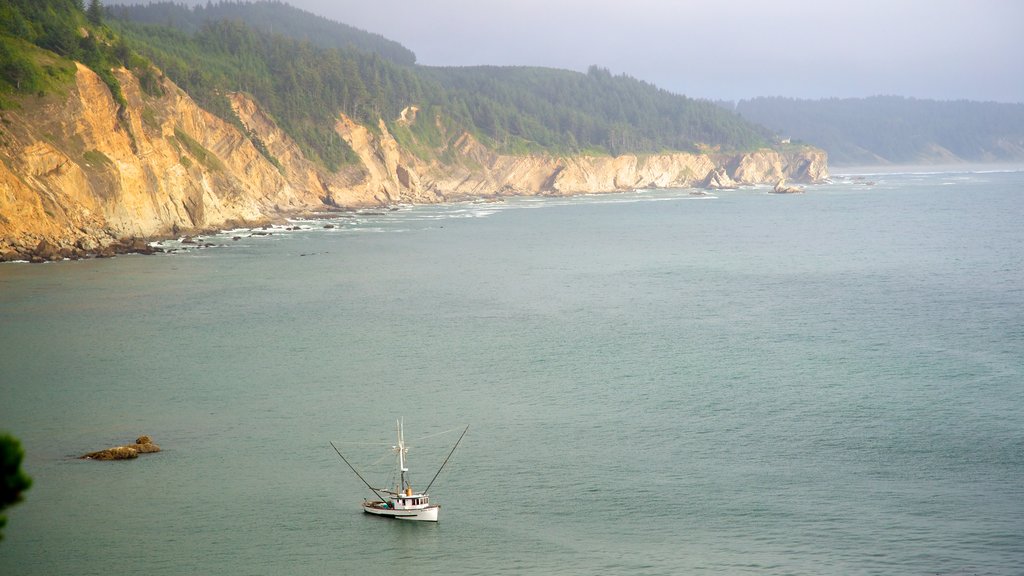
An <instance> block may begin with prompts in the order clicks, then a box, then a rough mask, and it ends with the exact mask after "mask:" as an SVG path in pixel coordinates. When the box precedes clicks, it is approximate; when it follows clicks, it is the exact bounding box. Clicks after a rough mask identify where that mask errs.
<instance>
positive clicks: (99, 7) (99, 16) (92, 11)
mask: <svg viewBox="0 0 1024 576" xmlns="http://www.w3.org/2000/svg"><path fill="white" fill-rule="evenodd" d="M85 17H86V18H87V19H88V20H89V23H90V24H92V25H93V26H102V25H103V4H100V0H89V7H88V8H86V9H85Z"/></svg>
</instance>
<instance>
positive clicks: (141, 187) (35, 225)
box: [0, 65, 828, 262]
mask: <svg viewBox="0 0 1024 576" xmlns="http://www.w3.org/2000/svg"><path fill="white" fill-rule="evenodd" d="M115 74H116V76H117V78H118V80H119V81H120V84H121V87H122V90H123V93H124V96H125V98H126V101H127V106H126V107H124V108H123V109H121V108H119V107H118V105H117V104H116V103H115V101H114V99H113V98H112V96H111V94H110V92H109V90H108V89H107V87H106V85H105V84H104V83H103V82H102V81H101V80H100V78H99V77H98V76H97V75H96V74H95V73H94V72H92V71H91V70H89V69H88V68H86V67H84V66H81V65H78V68H77V72H76V75H75V80H74V83H73V85H72V86H71V88H70V90H68V92H67V93H66V94H65V95H62V96H46V97H42V98H36V97H27V98H24V99H23V100H22V102H21V108H20V109H14V110H4V111H2V112H0V126H2V130H0V159H2V160H3V162H2V163H0V261H2V260H16V259H24V260H32V261H35V262H44V261H49V260H55V259H63V258H75V257H81V256H85V255H90V256H103V255H112V254H114V253H120V252H133V251H134V252H143V253H145V252H149V251H151V250H152V249H150V248H149V247H148V244H147V243H146V241H145V240H144V239H149V238H161V237H169V236H179V235H182V234H186V233H196V232H202V231H207V230H211V229H220V228H230V227H236V226H246V225H255V224H262V223H266V222H269V221H274V220H279V219H281V218H283V217H284V216H286V215H288V214H294V213H301V212H310V211H318V210H323V209H325V208H339V207H343V208H358V207H370V206H386V205H391V204H396V203H437V202H447V201H454V200H463V199H471V198H495V197H501V196H509V195H570V194H578V193H598V192H614V191H620V190H631V189H636V188H649V187H691V186H700V185H702V184H703V183H706V182H709V178H710V177H711V176H712V175H714V174H718V175H719V176H718V178H717V180H711V181H712V182H715V181H717V182H729V181H734V182H735V183H738V184H770V183H773V182H776V181H778V180H779V179H782V178H787V179H790V180H795V181H800V182H817V181H821V180H823V179H824V178H826V177H827V176H828V170H827V166H826V157H825V153H824V152H822V151H821V150H817V149H814V148H810V147H787V148H785V149H779V150H776V149H764V150H757V151H753V152H749V153H744V154H737V155H721V154H716V155H710V154H696V153H694V154H687V153H665V154H649V155H623V156H619V157H608V156H572V157H559V156H551V155H523V156H512V155H503V154H499V153H497V152H495V151H494V150H492V149H490V148H488V147H486V146H484V145H483V144H481V143H480V142H478V141H477V140H476V139H475V138H474V137H473V136H472V135H470V134H468V133H451V134H444V143H443V144H442V145H441V148H437V147H434V148H433V149H431V150H429V151H428V152H427V153H424V152H423V150H422V149H423V148H424V146H418V148H419V150H418V155H417V154H414V153H413V152H412V151H410V150H409V149H407V148H405V147H403V146H401V145H400V144H399V142H398V140H396V138H395V137H394V136H393V135H392V134H391V133H390V132H389V130H388V127H387V125H386V124H385V123H384V122H383V121H381V122H380V123H379V125H378V126H377V127H376V129H375V130H370V129H369V128H367V127H365V126H362V125H360V124H357V123H355V122H353V121H352V120H350V119H348V118H346V117H345V116H343V115H339V116H338V117H337V122H336V125H335V131H336V132H337V134H338V135H339V137H341V138H344V139H345V141H346V142H347V143H348V144H349V145H350V146H351V147H352V149H353V150H354V151H355V153H356V155H357V156H358V162H356V163H353V164H349V165H346V166H344V167H343V168H341V169H340V170H339V171H337V172H330V171H327V170H325V169H323V168H322V167H321V166H319V165H317V164H315V163H313V162H312V161H310V160H309V159H308V158H306V157H305V156H304V155H303V154H302V152H301V150H300V148H299V146H298V145H297V144H296V143H295V142H294V141H293V140H291V138H289V137H288V136H287V134H285V133H284V131H283V130H281V129H280V128H279V127H278V126H277V125H276V124H275V123H274V121H273V120H272V119H271V118H270V116H268V115H267V114H266V113H265V112H264V111H263V110H262V109H261V108H260V107H259V105H258V103H256V102H254V101H253V100H251V99H250V98H248V97H246V96H244V95H242V94H231V95H229V99H230V102H231V105H232V107H233V108H234V110H235V112H236V114H237V116H238V118H239V120H240V121H241V123H242V125H243V126H244V128H245V130H246V131H247V132H248V133H249V136H248V137H247V136H246V135H243V134H242V132H241V131H239V130H238V129H237V128H236V127H235V126H233V125H231V124H229V123H227V122H224V121H223V120H221V119H220V118H218V117H216V116H214V115H212V114H210V113H208V112H206V111H205V110H203V109H201V108H200V107H199V106H198V105H197V104H196V103H195V102H194V101H193V100H192V99H191V98H190V97H189V96H188V95H187V94H185V93H184V92H183V91H182V90H180V89H179V88H178V87H177V86H175V85H174V84H173V83H171V82H170V81H169V80H166V79H164V80H162V89H163V95H162V96H152V95H149V94H146V93H144V92H143V91H142V90H141V89H140V86H139V83H138V81H137V79H136V78H135V77H134V76H133V75H132V74H131V73H130V72H128V71H127V70H125V69H120V70H115ZM415 112H416V111H411V112H409V111H407V112H405V113H403V115H402V119H401V122H402V123H404V124H405V125H408V124H410V123H414V122H436V123H437V126H438V129H439V130H443V128H442V126H443V123H442V122H441V121H440V119H438V118H430V117H428V116H427V115H426V114H424V113H422V112H420V113H418V114H417V113H415ZM254 143H259V144H260V145H261V147H262V148H263V151H262V152H261V150H259V149H257V146H256V144H254ZM726 178H728V180H727V179H726ZM722 187H724V186H722Z"/></svg>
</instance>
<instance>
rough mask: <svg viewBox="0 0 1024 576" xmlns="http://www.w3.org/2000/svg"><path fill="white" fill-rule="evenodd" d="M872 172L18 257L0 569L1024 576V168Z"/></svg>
mask: <svg viewBox="0 0 1024 576" xmlns="http://www.w3.org/2000/svg"><path fill="white" fill-rule="evenodd" d="M867 179H868V180H872V181H874V182H875V185H873V186H868V185H866V184H865V182H864V181H859V180H858V181H853V180H842V179H839V180H837V182H836V183H835V184H829V185H822V186H815V187H811V188H809V190H808V193H807V194H803V195H791V196H776V195H771V194H767V193H766V191H767V189H764V188H760V189H746V190H739V191H733V192H721V193H718V194H716V195H715V197H710V198H700V197H694V196H691V195H690V193H689V191H687V190H661V191H644V192H638V193H630V194H616V195H608V196H588V197H579V198H571V199H514V200H509V201H507V202H504V203H497V204H458V205H451V206H428V207H415V208H403V209H401V210H398V211H394V212H386V213H381V214H363V215H360V216H358V217H355V218H338V219H336V220H334V221H333V222H334V223H335V224H336V227H335V228H333V229H328V230H325V229H323V228H322V226H323V222H303V223H300V224H302V225H303V226H305V227H306V229H304V230H301V231H284V230H275V231H274V234H273V235H271V236H265V237H249V236H248V232H245V233H240V232H234V233H229V234H227V235H225V236H223V237H214V238H210V239H207V240H209V241H210V242H214V243H216V244H221V245H223V247H221V248H212V249H205V250H195V249H193V250H191V251H188V252H179V253H176V254H171V255H165V256H153V257H140V256H126V257H119V258H116V259H113V260H93V261H82V262H64V263H58V264H47V265H42V266H29V265H24V264H13V265H11V264H8V265H3V266H0V430H6V431H9V432H11V433H13V434H14V435H16V436H17V437H19V438H20V439H21V440H22V442H23V445H24V446H25V448H26V451H27V455H26V460H25V462H24V464H23V468H24V469H25V470H26V471H27V472H28V473H29V474H30V475H31V476H32V477H33V479H34V481H35V483H34V485H33V487H32V489H31V490H30V491H29V492H28V493H27V494H26V497H27V498H26V501H25V502H24V503H22V504H19V505H17V506H15V507H12V508H9V509H7V510H6V514H7V517H8V525H7V527H6V529H5V530H4V539H3V541H2V542H0V573H2V574H5V575H12V576H15V575H22V574H25V575H34V574H40V575H44V574H45V575H54V574H74V575H88V574H155V575H161V574H218V575H219V574H227V575H233V574H366V575H375V574H399V575H402V574H409V575H413V574H416V575H419V574H445V575H463V574H488V575H492V574H808V575H810V574H884V575H892V574H915V575H925V574H929V575H930V574H959V575H967V574H1000V575H1003V574H1005V575H1011V574H1022V573H1024V224H1022V223H1024V172H992V173H940V174H882V175H871V176H868V177H867ZM234 235H240V236H243V238H242V239H240V240H237V241H233V240H231V237H232V236H234ZM400 416H404V417H405V428H406V437H407V440H408V441H409V443H410V444H411V446H412V448H411V450H410V454H409V458H410V463H411V468H412V478H413V482H414V485H416V486H418V487H420V488H422V487H424V486H425V485H426V483H427V482H429V480H430V477H431V476H433V474H434V472H435V471H436V470H437V467H438V466H439V465H440V463H441V461H442V460H443V459H444V456H445V453H446V451H447V450H448V449H449V448H450V447H451V444H452V443H453V442H454V441H455V439H456V438H457V436H458V433H457V432H455V433H449V434H442V435H439V436H433V437H431V438H425V439H423V440H417V439H418V438H422V437H425V436H431V435H434V434H437V433H440V432H444V431H448V430H451V429H453V428H459V427H461V426H465V425H467V424H469V425H470V429H469V433H468V434H467V435H466V437H465V439H464V440H463V443H462V445H461V446H460V447H459V449H458V451H456V452H455V455H454V456H453V458H452V461H451V462H450V464H449V466H448V467H447V468H445V470H444V471H443V472H442V474H441V476H440V477H439V478H438V480H437V483H436V484H435V485H434V487H433V488H432V490H431V493H432V497H433V499H434V500H436V501H437V502H440V503H441V505H442V510H441V521H440V522H439V523H438V524H412V523H400V522H394V521H387V520H381V519H377V518H373V517H369V516H366V515H364V514H363V513H362V512H361V509H360V507H359V504H360V503H361V501H362V499H363V498H364V497H366V496H370V492H369V491H368V490H367V489H366V488H365V486H363V484H362V483H361V482H360V481H359V479H358V478H356V477H355V475H353V474H352V473H351V472H350V471H349V470H348V469H347V468H346V467H345V465H344V463H343V462H342V461H341V460H340V459H339V458H338V456H337V455H336V454H335V453H334V451H333V450H332V448H331V446H330V444H329V443H328V442H329V441H334V442H336V443H338V446H339V447H340V448H342V449H343V451H344V452H347V454H346V456H348V457H349V458H350V460H352V461H353V463H355V464H356V465H357V467H359V468H360V469H361V470H364V471H366V473H367V474H368V475H369V476H370V479H371V480H372V481H374V482H375V483H379V484H382V483H385V482H386V481H387V479H388V477H389V473H388V470H389V469H388V465H389V464H390V462H391V461H390V460H389V459H386V460H385V461H384V462H383V463H380V462H378V460H379V458H380V457H381V456H384V457H385V458H387V454H388V446H387V445H381V446H374V445H367V444H363V443H374V442H375V443H382V444H387V443H388V442H391V441H392V440H393V434H394V426H395V419H396V418H397V417H400ZM140 434H149V435H151V436H152V437H153V438H154V440H155V441H156V442H157V443H158V444H160V445H161V446H162V447H163V449H164V450H163V452H161V453H159V454H154V455H144V456H143V457H140V458H139V459H138V460H135V461H128V462H93V461H83V460H77V459H76V458H75V456H77V455H80V454H82V453H84V452H88V451H91V450H97V449H100V448H105V447H107V446H111V445H116V444H122V443H126V442H130V441H132V440H134V438H135V437H136V436H138V435H140Z"/></svg>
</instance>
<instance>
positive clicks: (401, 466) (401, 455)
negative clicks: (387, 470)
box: [397, 418, 409, 492]
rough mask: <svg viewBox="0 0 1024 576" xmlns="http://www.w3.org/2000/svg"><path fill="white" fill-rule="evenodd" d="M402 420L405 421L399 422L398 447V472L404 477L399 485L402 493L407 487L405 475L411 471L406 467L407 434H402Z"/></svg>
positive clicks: (400, 420)
mask: <svg viewBox="0 0 1024 576" xmlns="http://www.w3.org/2000/svg"><path fill="white" fill-rule="evenodd" d="M402 420H404V418H400V419H399V420H398V447H397V448H398V470H399V472H401V476H402V478H401V480H400V481H399V484H398V491H399V492H402V491H404V490H405V487H406V484H405V473H406V472H408V471H409V469H408V468H406V467H405V451H406V447H405V434H404V433H403V432H402Z"/></svg>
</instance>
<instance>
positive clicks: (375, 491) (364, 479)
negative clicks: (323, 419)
mask: <svg viewBox="0 0 1024 576" xmlns="http://www.w3.org/2000/svg"><path fill="white" fill-rule="evenodd" d="M467 428H468V427H467ZM463 434H465V432H463ZM461 439H462V438H459V440H461ZM331 448H334V451H335V452H337V453H338V456H341V450H338V447H337V446H335V445H334V442H331ZM449 456H450V454H449ZM341 459H342V460H344V461H345V464H348V467H349V468H351V469H352V471H353V472H355V473H356V476H359V479H360V480H362V481H363V484H366V487H367V488H369V489H370V491H371V492H373V493H374V494H376V495H377V498H380V499H381V502H387V500H386V499H385V498H384V497H383V496H381V495H380V493H379V492H377V489H376V488H374V487H373V486H370V483H369V482H367V481H366V478H363V475H362V474H360V473H359V471H358V470H356V469H355V467H354V466H352V465H351V464H349V462H348V460H346V459H345V457H344V456H341ZM445 462H447V460H445ZM441 466H442V467H443V466H444V465H443V464H442V465H441ZM438 472H440V470H438ZM431 482H433V481H431Z"/></svg>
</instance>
